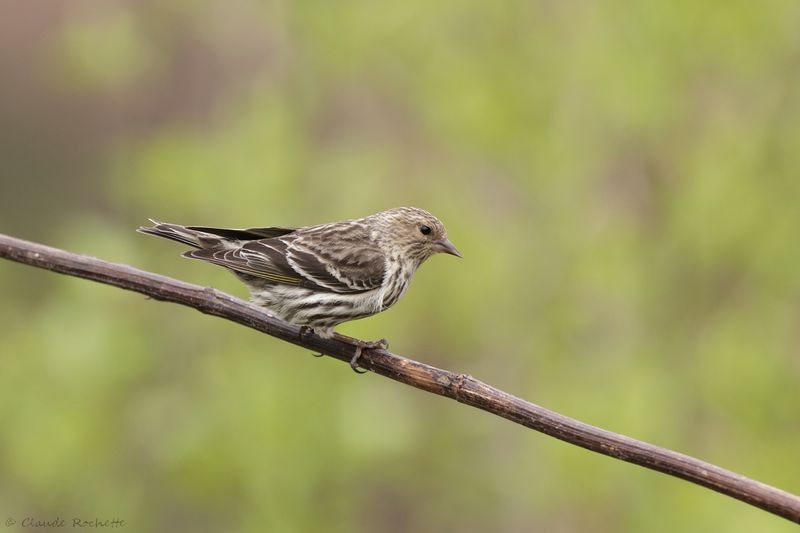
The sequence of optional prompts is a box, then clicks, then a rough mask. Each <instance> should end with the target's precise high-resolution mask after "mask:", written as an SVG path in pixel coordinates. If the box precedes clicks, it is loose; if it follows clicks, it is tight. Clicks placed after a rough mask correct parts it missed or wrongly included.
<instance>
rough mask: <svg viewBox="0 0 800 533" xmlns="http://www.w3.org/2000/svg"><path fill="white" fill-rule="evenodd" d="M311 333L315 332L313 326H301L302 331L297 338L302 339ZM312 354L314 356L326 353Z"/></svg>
mask: <svg viewBox="0 0 800 533" xmlns="http://www.w3.org/2000/svg"><path fill="white" fill-rule="evenodd" d="M309 333H314V330H313V329H312V328H310V327H309V326H300V331H299V332H298V333H297V338H298V339H300V340H301V341H302V340H303V337H305V336H306V335H308V334H309ZM311 355H313V356H314V357H322V356H323V355H325V354H324V353H313V352H312V353H311Z"/></svg>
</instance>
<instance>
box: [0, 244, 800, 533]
mask: <svg viewBox="0 0 800 533" xmlns="http://www.w3.org/2000/svg"><path fill="white" fill-rule="evenodd" d="M0 257H4V258H6V259H10V260H12V261H17V262H20V263H24V264H27V265H31V266H35V267H39V268H43V269H46V270H52V271H54V272H60V273H62V274H67V275H70V276H76V277H80V278H86V279H90V280H94V281H98V282H100V283H105V284H108V285H113V286H115V287H120V288H122V289H127V290H131V291H135V292H139V293H141V294H145V295H147V296H150V297H152V298H154V299H157V300H164V301H169V302H174V303H178V304H181V305H185V306H188V307H193V308H195V309H197V310H199V311H201V312H203V313H206V314H209V315H214V316H218V317H221V318H225V319H227V320H232V321H234V322H238V323H239V324H242V325H245V326H248V327H250V328H253V329H257V330H258V331H262V332H264V333H267V334H269V335H272V336H273V337H277V338H279V339H282V340H285V341H287V342H291V343H293V344H296V345H298V346H303V347H304V348H307V349H309V350H313V351H318V352H321V353H324V354H326V355H329V356H331V357H335V358H336V359H339V360H341V361H345V362H349V361H350V359H351V357H352V356H353V353H354V351H355V348H356V345H355V344H354V342H353V339H350V338H349V337H345V336H342V335H337V336H336V337H335V338H333V339H321V338H319V337H317V336H316V335H303V337H302V339H301V338H300V334H299V328H298V327H297V326H293V325H291V324H288V323H286V322H283V321H281V320H279V319H277V318H275V317H273V316H271V315H269V314H267V313H265V312H264V310H263V309H260V308H258V307H256V306H254V305H252V304H249V303H247V302H244V301H242V300H239V299H238V298H234V297H232V296H229V295H227V294H225V293H222V292H219V291H216V290H214V289H211V288H204V287H200V286H198V285H192V284H190V283H185V282H183V281H178V280H175V279H171V278H167V277H164V276H159V275H158V274H151V273H149V272H144V271H142V270H137V269H135V268H132V267H129V266H126V265H120V264H115V263H109V262H107V261H103V260H100V259H96V258H94V257H87V256H82V255H77V254H73V253H69V252H65V251H63V250H58V249H56V248H50V247H47V246H43V245H41V244H36V243H32V242H28V241H24V240H21V239H16V238H13V237H9V236H6V235H2V234H0ZM359 365H360V366H362V367H363V368H366V369H368V370H371V371H373V372H375V373H376V374H380V375H382V376H386V377H388V378H391V379H394V380H396V381H400V382H401V383H405V384H407V385H411V386H412V387H416V388H418V389H422V390H424V391H428V392H432V393H434V394H439V395H440V396H446V397H448V398H453V399H454V400H457V401H459V402H461V403H464V404H467V405H471V406H473V407H477V408H478V409H482V410H484V411H487V412H489V413H492V414H495V415H497V416H500V417H502V418H505V419H507V420H511V421H512V422H516V423H518V424H521V425H523V426H526V427H529V428H531V429H534V430H536V431H540V432H542V433H545V434H547V435H550V436H551V437H555V438H557V439H561V440H563V441H565V442H569V443H570V444H574V445H576V446H581V447H583V448H586V449H587V450H591V451H594V452H597V453H601V454H603V455H607V456H609V457H613V458H615V459H620V460H622V461H627V462H629V463H634V464H637V465H640V466H643V467H645V468H649V469H651V470H656V471H658V472H663V473H665V474H669V475H671V476H675V477H679V478H682V479H685V480H687V481H690V482H692V483H695V484H697V485H701V486H703V487H706V488H709V489H712V490H715V491H717V492H721V493H722V494H726V495H728V496H731V497H733V498H736V499H739V500H741V501H743V502H747V503H749V504H750V505H753V506H755V507H758V508H761V509H764V510H765V511H769V512H771V513H774V514H776V515H778V516H782V517H784V518H786V519H789V520H791V521H794V522H797V523H800V497H798V496H795V495H793V494H790V493H788V492H784V491H782V490H780V489H777V488H775V487H771V486H769V485H765V484H763V483H760V482H758V481H755V480H752V479H749V478H746V477H744V476H740V475H739V474H736V473H734V472H731V471H729V470H725V469H723V468H719V467H717V466H714V465H712V464H709V463H706V462H703V461H700V460H698V459H694V458H693V457H689V456H687V455H683V454H680V453H677V452H674V451H671V450H667V449H664V448H660V447H658V446H654V445H652V444H647V443H646V442H642V441H638V440H635V439H632V438H629V437H625V436H624V435H619V434H617V433H612V432H610V431H606V430H604V429H600V428H596V427H594V426H590V425H588V424H584V423H583V422H579V421H577V420H574V419H572V418H569V417H566V416H564V415H560V414H558V413H555V412H553V411H550V410H548V409H545V408H543V407H540V406H538V405H535V404H532V403H530V402H526V401H524V400H522V399H520V398H517V397H515V396H512V395H510V394H508V393H505V392H503V391H501V390H498V389H496V388H494V387H491V386H489V385H487V384H485V383H482V382H480V381H478V380H477V379H474V378H472V377H471V376H468V375H466V374H458V373H454V372H449V371H447V370H442V369H439V368H435V367H432V366H429V365H426V364H423V363H419V362H417V361H413V360H411V359H406V358H404V357H400V356H399V355H396V354H393V353H391V352H389V351H386V350H380V349H375V350H366V351H364V354H363V355H362V357H361V359H360V360H359Z"/></svg>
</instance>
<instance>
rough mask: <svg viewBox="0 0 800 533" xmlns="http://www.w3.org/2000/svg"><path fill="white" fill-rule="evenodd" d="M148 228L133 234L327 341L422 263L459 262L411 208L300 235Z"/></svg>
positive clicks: (389, 301)
mask: <svg viewBox="0 0 800 533" xmlns="http://www.w3.org/2000/svg"><path fill="white" fill-rule="evenodd" d="M152 222H153V224H154V226H153V227H142V228H139V230H138V231H140V232H142V233H147V234H151V235H157V236H159V237H165V238H167V239H172V240H175V241H178V242H182V243H184V244H187V245H189V246H192V247H194V248H196V249H194V250H190V251H188V252H186V253H184V254H183V255H184V256H185V257H191V258H193V259H200V260H203V261H207V262H209V263H214V264H216V265H220V266H223V267H226V268H228V269H230V270H231V271H232V272H233V273H234V274H236V276H237V277H239V279H241V280H242V281H243V282H244V283H245V284H246V285H247V287H248V288H249V289H250V293H251V296H252V299H253V301H254V302H256V303H257V304H259V305H262V306H263V307H265V308H267V309H268V310H269V311H271V312H272V313H274V314H275V315H277V316H278V317H280V318H282V319H283V320H286V321H287V322H290V323H293V324H297V325H299V326H304V327H307V328H311V329H313V330H314V332H316V333H317V334H318V335H320V336H321V337H331V336H332V335H333V328H334V327H335V326H336V325H338V324H341V323H342V322H346V321H348V320H355V319H358V318H364V317H367V316H370V315H374V314H376V313H379V312H381V311H384V310H386V309H388V308H389V307H391V306H392V305H394V304H395V303H396V302H397V301H398V300H399V299H400V297H402V296H403V294H404V293H405V291H406V289H407V288H408V285H409V282H410V281H411V278H412V276H413V275H414V272H415V271H416V270H417V268H419V266H420V265H421V264H422V263H423V262H424V261H425V260H426V259H427V258H428V257H430V256H432V255H434V254H436V253H439V252H444V253H449V254H452V255H457V256H459V257H460V254H459V253H458V250H456V248H455V247H454V246H453V244H452V243H451V242H450V241H449V240H448V239H447V232H446V231H445V228H444V225H443V224H442V223H441V222H439V220H438V219H436V217H434V216H433V215H431V214H430V213H428V212H427V211H424V210H422V209H418V208H415V207H398V208H395V209H390V210H388V211H383V212H381V213H377V214H375V215H371V216H368V217H364V218H360V219H357V220H347V221H343V222H335V223H332V224H322V225H318V226H309V227H303V228H283V227H269V228H250V229H242V230H238V229H226V228H210V227H202V226H179V225H177V224H165V223H160V222H156V221H152Z"/></svg>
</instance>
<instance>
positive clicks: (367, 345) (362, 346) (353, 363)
mask: <svg viewBox="0 0 800 533" xmlns="http://www.w3.org/2000/svg"><path fill="white" fill-rule="evenodd" d="M388 347H389V342H388V341H387V340H386V339H381V340H379V341H358V344H356V352H355V353H354V354H353V358H352V359H350V368H352V369H353V372H355V373H356V374H365V373H366V372H367V371H366V370H364V369H362V368H360V367H359V366H358V360H359V359H360V358H361V353H362V352H363V351H364V350H374V349H376V348H377V349H381V350H385V349H387V348H388Z"/></svg>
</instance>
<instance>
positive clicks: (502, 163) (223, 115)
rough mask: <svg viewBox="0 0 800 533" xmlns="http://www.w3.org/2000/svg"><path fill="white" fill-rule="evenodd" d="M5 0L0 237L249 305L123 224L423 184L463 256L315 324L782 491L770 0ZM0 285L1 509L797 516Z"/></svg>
mask: <svg viewBox="0 0 800 533" xmlns="http://www.w3.org/2000/svg"><path fill="white" fill-rule="evenodd" d="M2 7H3V11H2V12H3V13H4V15H3V17H2V18H0V71H1V72H2V73H3V74H2V81H0V161H2V169H1V170H0V176H2V188H1V189H0V231H2V232H4V233H9V234H13V235H16V236H19V237H23V238H28V239H33V240H37V241H40V242H43V243H45V244H50V245H54V246H58V247H62V248H66V249H69V250H72V251H75V252H81V253H85V254H90V255H95V256H98V257H102V258H104V259H108V260H112V261H118V262H123V263H129V264H131V265H134V266H136V267H139V268H144V269H147V270H151V271H154V272H159V273H163V274H166V275H169V276H173V277H176V278H180V279H184V280H187V281H192V282H195V283H200V284H207V285H212V286H214V287H217V288H219V289H222V290H225V291H229V292H231V293H233V294H236V295H239V296H245V295H246V291H245V290H244V289H243V287H242V286H240V285H239V284H238V282H237V281H236V280H235V279H234V278H233V277H232V276H230V275H229V274H228V273H226V272H225V271H224V270H222V269H219V268H217V267H213V266H210V265H206V264H200V263H197V262H190V261H184V260H183V259H181V258H180V257H179V256H178V254H179V252H180V251H181V247H180V246H178V245H176V244H175V243H168V242H166V241H163V242H162V241H158V240H156V239H152V238H146V237H144V236H142V235H139V234H136V233H134V231H133V230H134V229H135V228H136V227H137V226H138V225H140V224H142V223H145V222H146V220H147V218H148V217H154V218H159V219H162V220H166V221H172V222H178V223H194V224H206V225H222V226H224V225H230V226H237V227H242V226H257V225H273V224H274V225H306V224H312V223H320V222H327V221H331V220H340V219H346V218H352V217H359V216H363V215H367V214H370V213H374V212H377V211H380V210H382V209H385V208H389V207H393V206H398V205H416V206H419V207H423V208H426V209H429V210H430V211H432V212H434V213H435V214H436V215H438V216H439V217H440V218H441V219H442V220H443V221H444V222H445V223H446V224H447V227H448V229H449V232H450V236H451V238H452V240H453V241H454V242H455V243H456V244H457V245H458V247H459V248H460V249H461V251H462V252H463V254H464V259H463V260H462V261H458V260H456V259H453V258H450V257H437V258H435V259H433V260H431V261H430V262H429V263H427V264H426V265H425V266H424V267H423V268H422V270H421V271H420V272H419V273H418V275H417V277H416V279H415V282H414V284H413V286H412V288H411V290H410V291H409V293H408V294H407V295H406V297H405V299H404V300H403V301H401V303H400V304H399V305H397V306H395V307H394V308H392V309H391V310H390V311H388V312H386V313H384V314H382V315H379V316H377V317H373V318H371V319H368V320H364V321H360V322H355V323H351V324H346V325H344V326H342V327H340V328H339V329H340V331H341V332H343V333H346V334H349V335H355V336H359V337H362V338H367V339H375V338H380V337H386V338H388V339H389V340H390V342H391V347H392V349H393V350H394V351H396V352H398V353H400V354H404V355H408V356H410V357H412V358H415V359H419V360H422V361H425V362H428V363H431V364H435V365H440V366H443V367H445V368H449V369H453V370H457V371H462V372H467V373H470V374H472V375H474V376H476V377H478V378H480V379H482V380H484V381H487V382H489V383H491V384H493V385H496V386H498V387H500V388H502V389H504V390H507V391H509V392H512V393H514V394H517V395H519V396H522V397H524V398H526V399H529V400H532V401H535V402H537V403H540V404H542V405H544V406H547V407H549V408H552V409H555V410H557V411H560V412H562V413H564V414H567V415H570V416H573V417H576V418H579V419H581V420H584V421H586V422H589V423H592V424H595V425H599V426H602V427H604V428H607V429H610V430H614V431H618V432H621V433H625V434H628V435H630V436H633V437H636V438H640V439H644V440H647V441H651V442H654V443H656V444H660V445H663V446H667V447H670V448H673V449H676V450H679V451H682V452H685V453H688V454H690V455H694V456H696V457H699V458H702V459H705V460H708V461H710V462H713V463H716V464H718V465H720V466H723V467H727V468H730V469H733V470H735V471H737V472H740V473H743V474H745V475H749V476H752V477H755V478H757V479H759V480H762V481H764V482H767V483H770V484H774V485H777V486H779V487H782V488H784V489H786V490H789V491H791V492H795V493H797V492H800V392H799V391H800V387H798V381H800V246H798V228H800V208H799V207H798V197H799V196H800V172H799V171H800V4H798V3H797V2H796V0H766V1H763V2H746V1H739V0H734V1H730V0H726V1H721V0H708V1H705V2H695V1H692V2H687V1H680V0H679V1H677V2H671V3H663V2H654V1H645V2H637V3H631V2H620V1H608V2H592V1H586V0H577V1H571V2H552V1H549V0H538V1H531V2H521V1H515V2H498V3H494V4H492V3H487V2H470V1H458V2H456V1H440V2H422V1H419V0H409V1H406V2H400V3H380V2H365V1H355V0H350V1H338V2H321V1H317V2H314V1H309V2H286V1H284V2H257V1H254V0H231V1H229V2H225V3H218V2H186V1H180V0H169V1H159V2H156V1H136V2H135V1H133V0H115V1H107V0H95V1H75V2H23V1H19V0H17V1H7V0H6V1H3V2H2ZM0 294H2V301H0V427H2V430H1V432H0V435H2V436H0V513H2V516H0V519H5V518H6V516H8V517H13V518H16V519H17V520H21V518H23V517H25V516H32V517H35V518H39V519H49V518H52V517H55V516H61V517H64V518H67V519H69V518H71V517H73V516H77V517H82V518H85V519H92V518H94V517H100V518H114V517H117V518H121V519H124V520H125V521H126V524H127V525H126V530H128V531H137V532H138V531H165V532H167V531H170V532H172V531H192V532H216V531H232V532H260V531H281V532H284V531H285V532H289V531H331V532H350V531H364V532H366V531H370V532H371V531H397V532H401V531H430V532H440V531H459V532H484V531H511V532H523V531H547V532H572V531H593V532H618V531H624V532H639V531H649V532H650V531H655V532H674V531H690V532H693V531H697V532H705V531H727V532H753V531H759V532H788V531H795V530H796V529H795V528H794V527H793V526H792V525H790V524H789V523H788V522H786V521H784V520H782V519H779V518H776V517H773V516H772V515H769V514H767V513H765V512H762V511H759V510H756V509H754V508H751V507H749V506H747V505H744V504H741V503H738V502H736V501H734V500H730V499H728V498H725V497H722V496H720V495H718V494H715V493H713V492H710V491H708V490H703V489H700V488H698V487H695V486H692V485H690V484H688V483H685V482H682V481H679V480H676V479H673V478H669V477H666V476H663V475H660V474H656V473H652V472H649V471H645V470H643V469H640V468H638V467H634V466H631V465H628V464H625V463H622V462H619V461H614V460H611V459H608V458H604V457H601V456H598V455H594V454H590V453H588V452H585V451H583V450H581V449H578V448H574V447H571V446H568V445H566V444H563V443H561V442H558V441H555V440H553V439H550V438H547V437H544V436H542V435H539V434H537V433H534V432H532V431H529V430H526V429H523V428H521V427H518V426H515V425H513V424H511V423H508V422H506V421H503V420H501V419H499V418H496V417H492V416H489V415H486V414H484V413H481V412H479V411H476V410H473V409H470V408H467V407H464V406H461V405H458V404H456V403H455V402H451V401H448V400H444V399H441V398H438V397H435V396H432V395H429V394H424V393H421V392H418V391H415V390H413V389H410V388H408V387H405V386H402V385H399V384H396V383H394V382H391V381H389V380H386V379H384V378H381V377H378V376H375V375H365V376H362V377H357V376H356V375H354V374H353V373H352V371H351V370H350V369H349V368H348V367H347V365H344V364H341V363H339V362H335V361H333V360H331V359H327V358H324V359H315V358H313V357H311V354H310V353H308V352H307V351H304V350H302V349H299V348H296V347H293V346H291V345H288V344H286V343H283V342H280V341H277V340H274V339H272V338H270V337H267V336H264V335H261V334H258V333H256V332H254V331H250V330H247V329H245V328H242V327H240V326H237V325H234V324H231V323H228V322H226V321H224V320H219V319H215V318H210V317H206V316H203V315H200V314H198V313H196V312H193V311H191V310H188V309H185V308H181V307H177V306H174V305H169V304H163V303H156V302H152V301H147V300H146V299H144V298H142V297H141V296H138V295H135V294H131V293H126V292H123V291H120V290H117V289H113V288H108V287H104V286H100V285H95V284H92V283H90V282H87V281H82V280H78V279H74V278H67V277H63V276H57V275H54V274H50V273H46V272H43V271H39V270H34V269H31V268H27V267H23V266H18V265H14V264H11V263H6V262H4V263H0ZM13 529H14V528H9V530H13Z"/></svg>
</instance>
